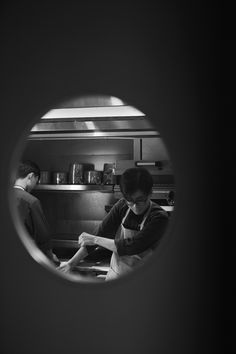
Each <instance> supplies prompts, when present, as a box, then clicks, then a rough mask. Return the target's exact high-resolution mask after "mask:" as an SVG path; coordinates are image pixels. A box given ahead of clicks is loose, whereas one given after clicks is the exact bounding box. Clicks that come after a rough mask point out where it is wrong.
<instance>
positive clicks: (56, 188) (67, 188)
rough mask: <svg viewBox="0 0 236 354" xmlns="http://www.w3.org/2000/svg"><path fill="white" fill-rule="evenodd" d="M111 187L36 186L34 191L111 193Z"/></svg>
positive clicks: (75, 185)
mask: <svg viewBox="0 0 236 354" xmlns="http://www.w3.org/2000/svg"><path fill="white" fill-rule="evenodd" d="M113 187H114V186H113V185H112V184H111V185H94V184H90V185H85V184H38V185H37V186H36V187H35V190H41V191H78V192H79V191H95V192H113Z"/></svg>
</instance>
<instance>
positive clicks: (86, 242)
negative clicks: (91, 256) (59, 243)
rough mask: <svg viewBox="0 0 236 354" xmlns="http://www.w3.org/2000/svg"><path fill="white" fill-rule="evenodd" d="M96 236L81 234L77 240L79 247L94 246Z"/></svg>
mask: <svg viewBox="0 0 236 354" xmlns="http://www.w3.org/2000/svg"><path fill="white" fill-rule="evenodd" d="M95 239H96V236H93V235H90V234H88V233H87V232H82V234H81V235H80V236H79V238H78V243H79V245H80V246H81V247H83V246H93V245H95V244H96V243H95Z"/></svg>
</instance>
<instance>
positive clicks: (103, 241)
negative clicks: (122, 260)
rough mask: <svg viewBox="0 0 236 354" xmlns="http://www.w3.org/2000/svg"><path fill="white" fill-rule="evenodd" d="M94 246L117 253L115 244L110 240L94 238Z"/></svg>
mask: <svg viewBox="0 0 236 354" xmlns="http://www.w3.org/2000/svg"><path fill="white" fill-rule="evenodd" d="M94 244H95V245H97V246H101V247H104V248H106V249H108V250H109V251H112V252H117V249H116V245H115V242H114V240H112V239H110V238H105V237H100V236H96V237H95V239H94Z"/></svg>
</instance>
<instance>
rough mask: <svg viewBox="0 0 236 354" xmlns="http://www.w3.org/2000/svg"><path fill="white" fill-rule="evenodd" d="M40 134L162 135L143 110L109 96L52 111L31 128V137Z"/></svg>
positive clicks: (80, 101)
mask: <svg viewBox="0 0 236 354" xmlns="http://www.w3.org/2000/svg"><path fill="white" fill-rule="evenodd" d="M40 134H44V137H45V134H50V135H53V136H54V137H60V136H63V137H66V136H67V135H68V134H69V135H68V136H70V137H71V138H73V137H83V136H85V137H92V136H95V137H99V136H106V135H108V136H147V135H148V136H150V135H151V136H158V135H159V133H158V132H157V131H156V130H155V129H154V127H153V126H152V124H151V123H150V120H149V119H148V118H147V116H146V115H145V114H144V113H143V112H141V111H140V110H138V109H137V108H135V107H133V106H131V105H127V104H125V103H124V102H122V101H121V100H119V99H117V98H116V97H106V96H105V97H102V96H99V97H89V98H87V97H85V98H80V99H77V100H73V101H70V102H67V103H66V104H62V105H61V106H60V107H56V108H55V109H52V110H50V111H49V112H47V113H46V114H45V115H44V116H43V117H42V118H41V119H40V121H39V122H38V123H37V124H35V125H34V126H33V127H32V129H31V135H30V137H29V138H33V137H36V136H37V137H40Z"/></svg>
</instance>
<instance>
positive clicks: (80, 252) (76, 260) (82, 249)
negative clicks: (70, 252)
mask: <svg viewBox="0 0 236 354" xmlns="http://www.w3.org/2000/svg"><path fill="white" fill-rule="evenodd" d="M87 255H88V252H87V249H86V247H83V246H82V247H80V249H79V250H78V251H77V252H76V253H75V254H74V256H73V257H72V258H71V259H70V260H69V261H68V264H69V265H70V266H71V267H75V266H76V265H77V264H78V263H79V262H80V261H81V260H82V259H84V258H85V257H86V256H87Z"/></svg>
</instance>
